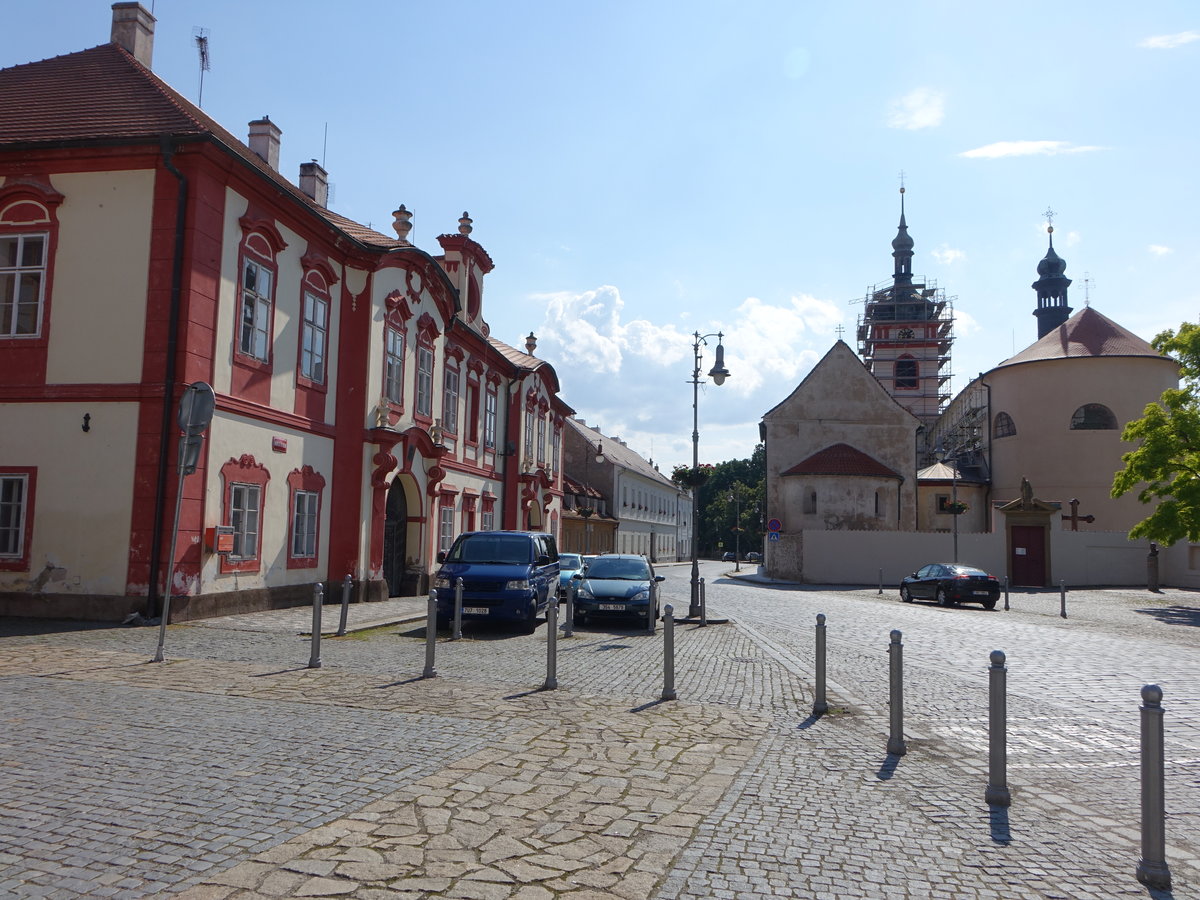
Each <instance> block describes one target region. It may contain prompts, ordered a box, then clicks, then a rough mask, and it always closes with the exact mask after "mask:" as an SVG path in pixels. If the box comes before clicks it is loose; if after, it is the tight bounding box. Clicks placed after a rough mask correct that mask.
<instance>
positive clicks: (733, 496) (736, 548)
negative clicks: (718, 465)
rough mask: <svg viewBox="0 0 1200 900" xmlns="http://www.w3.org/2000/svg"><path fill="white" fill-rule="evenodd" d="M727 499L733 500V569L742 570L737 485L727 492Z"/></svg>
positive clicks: (739, 498)
mask: <svg viewBox="0 0 1200 900" xmlns="http://www.w3.org/2000/svg"><path fill="white" fill-rule="evenodd" d="M729 499H730V500H732V501H733V571H735V572H740V571H742V495H741V493H740V492H739V491H738V485H736V484H735V485H734V486H733V490H732V491H730V492H729Z"/></svg>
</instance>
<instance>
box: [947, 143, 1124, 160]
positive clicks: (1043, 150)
mask: <svg viewBox="0 0 1200 900" xmlns="http://www.w3.org/2000/svg"><path fill="white" fill-rule="evenodd" d="M1102 149H1104V148H1103V147H1091V146H1082V147H1076V146H1073V145H1072V144H1071V143H1070V142H1068V141H997V142H996V143H994V144H986V145H985V146H983V147H976V148H975V149H974V150H964V151H963V152H962V153H960V154H958V155H959V156H963V157H966V158H967V159H1000V158H1002V157H1005V156H1057V155H1058V154H1060V153H1090V152H1091V151H1093V150H1102Z"/></svg>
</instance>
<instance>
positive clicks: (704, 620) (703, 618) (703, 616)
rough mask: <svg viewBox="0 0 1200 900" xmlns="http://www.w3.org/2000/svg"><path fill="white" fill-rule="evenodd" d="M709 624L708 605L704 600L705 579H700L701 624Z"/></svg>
mask: <svg viewBox="0 0 1200 900" xmlns="http://www.w3.org/2000/svg"><path fill="white" fill-rule="evenodd" d="M707 624H708V606H707V604H706V603H705V602H704V579H703V578H701V579H700V625H701V626H705V625H707Z"/></svg>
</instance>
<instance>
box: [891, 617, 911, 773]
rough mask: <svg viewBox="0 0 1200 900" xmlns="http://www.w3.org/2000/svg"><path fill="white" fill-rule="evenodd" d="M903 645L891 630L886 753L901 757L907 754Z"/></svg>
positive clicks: (895, 631) (897, 633)
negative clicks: (888, 721)
mask: <svg viewBox="0 0 1200 900" xmlns="http://www.w3.org/2000/svg"><path fill="white" fill-rule="evenodd" d="M903 653H904V645H903V644H901V643H900V631H899V629H893V631H892V642H891V644H889V645H888V657H889V666H888V668H889V674H890V679H889V681H890V686H891V695H890V698H889V700H888V704H889V706H890V711H891V734H889V735H888V742H887V752H888V753H894V754H895V755H896V756H903V755H904V754H905V753H907V752H908V747H907V746H905V744H904V683H903V682H904V656H903Z"/></svg>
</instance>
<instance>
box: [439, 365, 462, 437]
mask: <svg viewBox="0 0 1200 900" xmlns="http://www.w3.org/2000/svg"><path fill="white" fill-rule="evenodd" d="M442 427H443V428H444V429H445V430H446V432H447V433H448V434H458V369H452V368H450V366H446V374H445V377H444V378H443V379H442Z"/></svg>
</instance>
